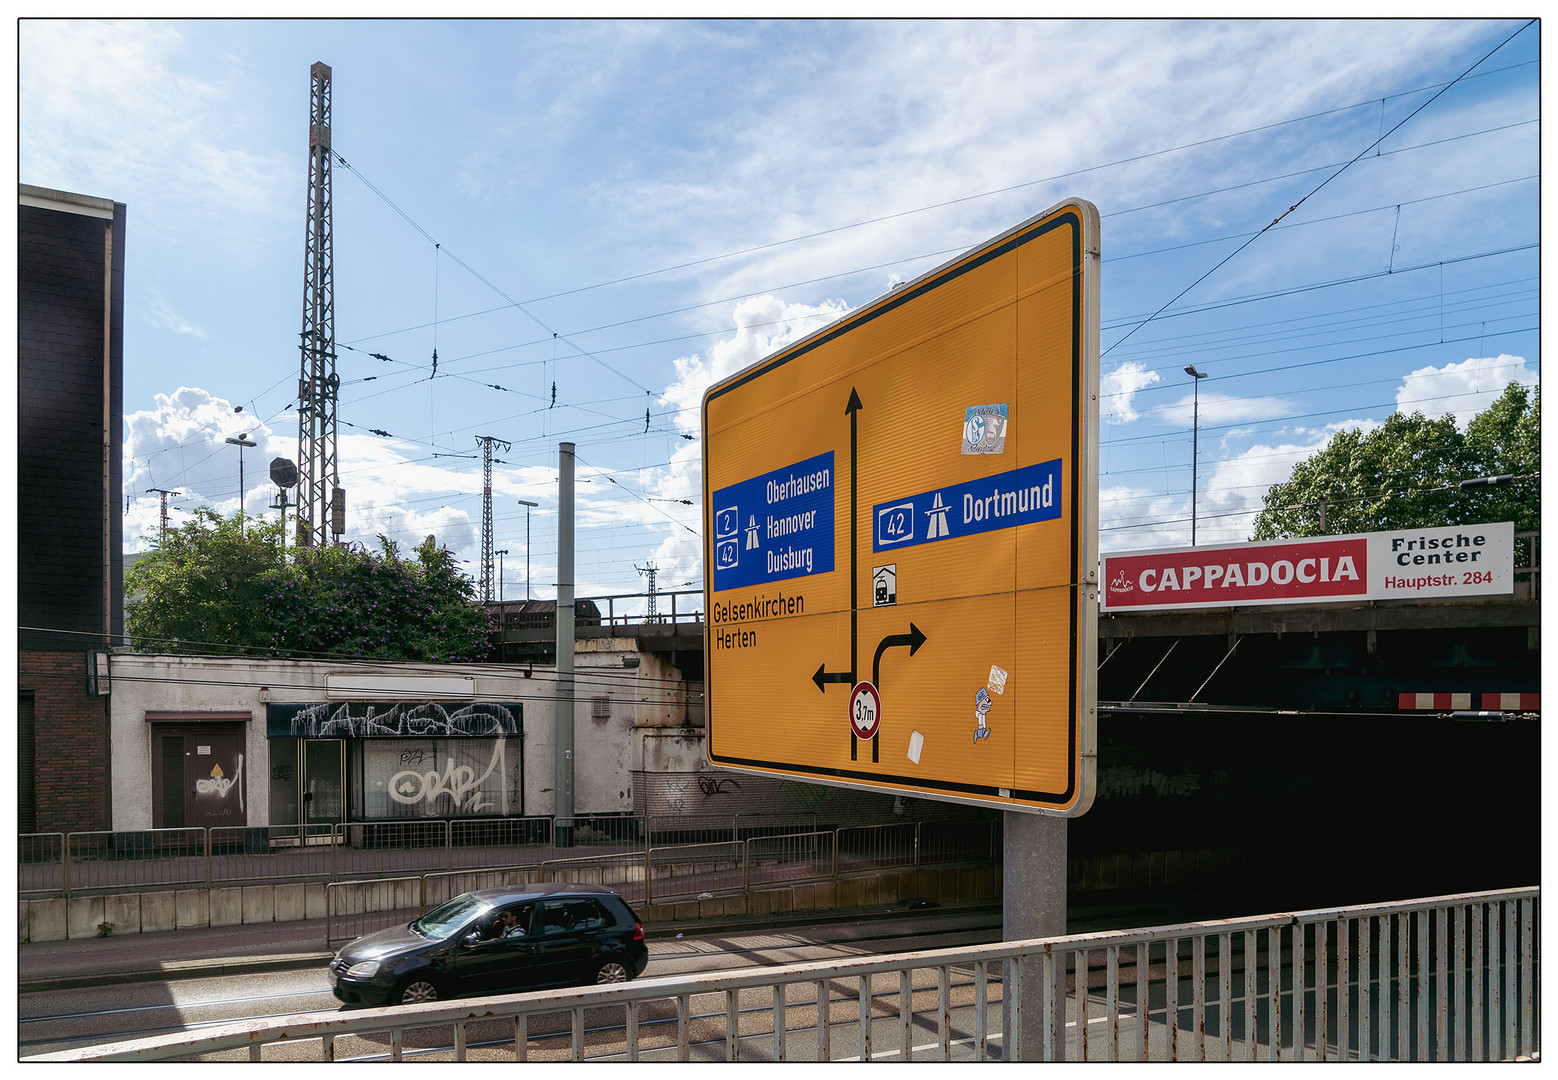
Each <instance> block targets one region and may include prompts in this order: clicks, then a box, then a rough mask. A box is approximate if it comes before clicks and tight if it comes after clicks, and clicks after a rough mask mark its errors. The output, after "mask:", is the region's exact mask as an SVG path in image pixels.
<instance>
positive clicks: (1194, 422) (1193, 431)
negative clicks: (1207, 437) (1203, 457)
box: [1185, 364, 1206, 547]
mask: <svg viewBox="0 0 1558 1080" xmlns="http://www.w3.org/2000/svg"><path fill="white" fill-rule="evenodd" d="M1185 374H1186V375H1189V376H1190V377H1191V378H1192V379H1194V380H1195V383H1194V386H1195V403H1194V405H1193V409H1194V411H1193V412H1192V413H1191V414H1190V546H1191V547H1195V546H1196V462H1197V459H1198V458H1199V457H1200V451H1201V445H1200V443H1201V380H1202V379H1204V378H1206V372H1204V371H1197V370H1196V367H1195V365H1194V364H1186V365H1185Z"/></svg>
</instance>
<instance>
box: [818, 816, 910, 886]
mask: <svg viewBox="0 0 1558 1080" xmlns="http://www.w3.org/2000/svg"><path fill="white" fill-rule="evenodd" d="M835 831H836V832H837V834H838V835H837V837H836V839H835V841H834V844H835V849H834V850H835V851H836V852H837V854H838V874H839V876H840V877H854V876H860V875H865V874H875V873H880V872H881V871H883V870H890V869H892V868H893V867H897V866H915V865H917V864H918V858H919V845H918V841H919V836H920V823H919V822H916V821H899V822H893V823H892V824H890V825H845V826H841V827H840V828H839V829H837V830H835Z"/></svg>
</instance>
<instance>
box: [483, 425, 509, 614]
mask: <svg viewBox="0 0 1558 1080" xmlns="http://www.w3.org/2000/svg"><path fill="white" fill-rule="evenodd" d="M476 441H477V442H479V443H481V602H482V603H484V604H490V603H491V602H492V444H493V443H497V444H498V445H499V446H501V447H503V449H504V451H505V452H507V451H509V450H512V449H514V446H513V444H512V443H506V442H504V441H503V440H502V439H495V438H493V437H492V436H491V435H478V436H476Z"/></svg>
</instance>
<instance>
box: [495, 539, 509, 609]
mask: <svg viewBox="0 0 1558 1080" xmlns="http://www.w3.org/2000/svg"><path fill="white" fill-rule="evenodd" d="M508 553H509V549H508V548H499V549H498V550H497V551H494V552H493V554H494V555H496V556H497V557H498V603H500V604H501V603H503V556H505V555H507V554H508Z"/></svg>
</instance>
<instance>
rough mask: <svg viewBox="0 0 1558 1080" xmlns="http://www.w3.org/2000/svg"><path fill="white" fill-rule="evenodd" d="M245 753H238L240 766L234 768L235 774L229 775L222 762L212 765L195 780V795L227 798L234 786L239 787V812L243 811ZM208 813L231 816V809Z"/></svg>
mask: <svg viewBox="0 0 1558 1080" xmlns="http://www.w3.org/2000/svg"><path fill="white" fill-rule="evenodd" d="M242 779H243V755H242V754H239V755H238V767H237V768H235V769H234V770H233V775H231V776H228V775H227V774H226V773H225V772H224V771H223V770H222V766H221V764H220V763H216V764H213V765H212V766H211V772H210V773H209V774H208V775H206V776H202V777H200V778H199V779H198V780H196V781H195V795H196V796H197V797H200V798H207V799H224V800H225V799H226V798H227V795H228V793H229V792H230V791H232V790H233V788H237V789H238V812H239V813H242V812H243V784H242V783H241V781H242ZM205 813H206V814H207V815H211V814H213V813H214V814H216V815H219V816H222V817H226V816H229V815H230V814H231V813H232V811H231V810H219V811H212V810H206V811H205Z"/></svg>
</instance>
